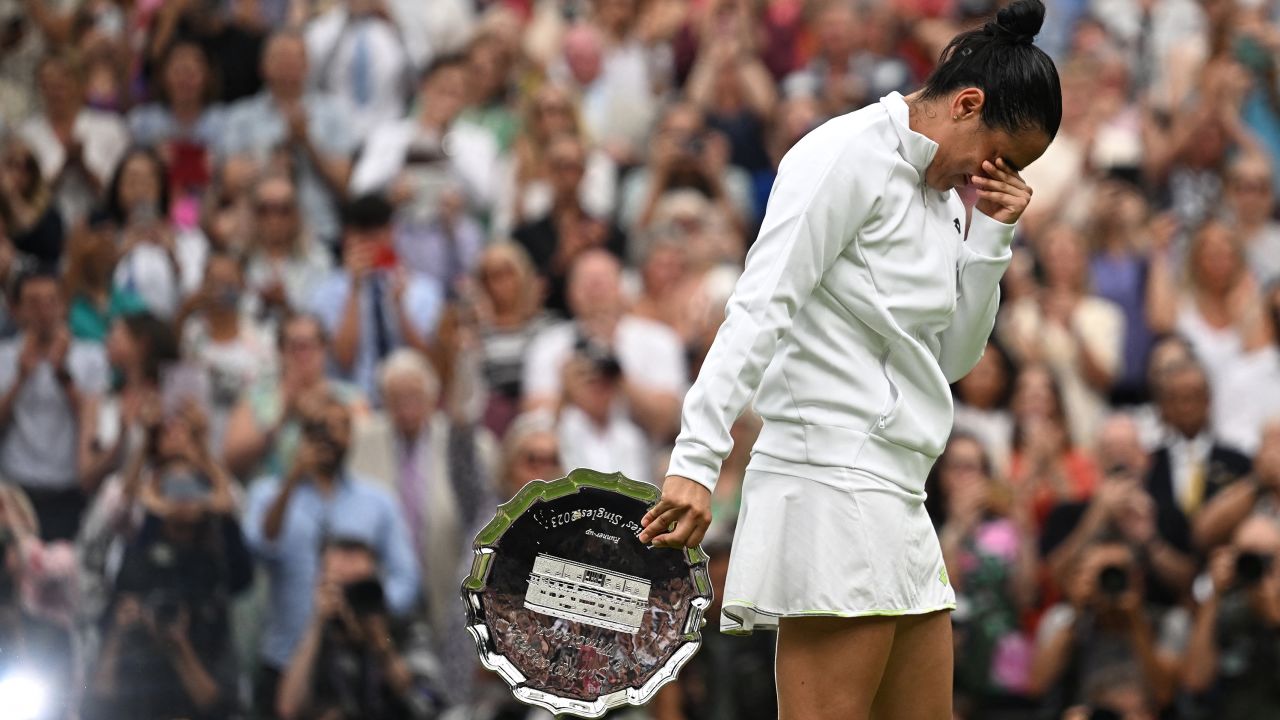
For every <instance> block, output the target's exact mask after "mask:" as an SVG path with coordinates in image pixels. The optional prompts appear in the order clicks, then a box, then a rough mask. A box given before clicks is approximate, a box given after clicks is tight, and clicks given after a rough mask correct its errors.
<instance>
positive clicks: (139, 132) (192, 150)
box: [129, 40, 226, 187]
mask: <svg viewBox="0 0 1280 720" xmlns="http://www.w3.org/2000/svg"><path fill="white" fill-rule="evenodd" d="M158 76H159V77H158V86H157V87H156V90H157V93H156V95H157V99H156V101H155V102H151V103H148V104H146V105H139V106H137V107H135V108H134V109H133V111H132V112H130V113H129V130H130V132H131V133H132V134H133V141H134V142H136V143H138V144H139V145H143V146H145V147H150V148H155V149H157V150H160V151H161V153H162V154H164V155H167V156H168V160H169V165H170V166H171V167H172V168H173V174H172V176H171V178H172V179H173V180H175V181H178V182H175V183H174V184H175V185H186V186H190V187H203V186H204V184H205V183H206V182H208V176H209V167H208V157H207V155H206V153H207V151H210V150H213V149H214V148H216V147H217V144H218V143H219V142H220V141H221V139H222V135H223V131H224V125H223V124H224V122H225V120H226V114H225V112H224V110H223V108H222V107H220V106H218V105H214V104H213V98H214V92H213V75H212V71H211V70H210V68H209V58H208V56H207V55H206V54H205V51H204V48H202V47H200V45H198V44H197V43H195V42H192V41H190V40H183V41H179V42H176V43H174V44H173V45H171V46H170V47H169V48H168V49H167V50H166V51H165V54H164V57H163V58H162V59H161V61H160V65H159V73H158Z"/></svg>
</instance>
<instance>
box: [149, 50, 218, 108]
mask: <svg viewBox="0 0 1280 720" xmlns="http://www.w3.org/2000/svg"><path fill="white" fill-rule="evenodd" d="M180 52H195V53H196V55H197V56H198V57H199V58H200V61H201V62H203V63H204V89H203V91H202V92H201V93H200V95H201V97H202V98H203V99H204V103H205V105H212V104H213V103H215V102H217V100H218V95H219V88H218V78H217V76H216V75H215V73H216V72H217V68H215V67H214V66H213V63H212V62H210V61H209V53H207V52H205V49H204V46H203V45H201V44H200V43H199V42H198V41H196V40H195V39H193V38H180V39H178V40H176V41H174V42H173V43H171V44H170V45H169V47H168V48H166V49H165V51H164V55H162V56H161V57H160V62H158V63H156V70H155V77H154V78H152V79H151V85H152V88H153V90H152V96H153V98H154V99H155V100H158V101H159V102H160V103H162V104H163V105H165V106H166V107H167V106H168V105H169V104H170V102H171V99H170V98H169V93H168V92H167V91H166V90H165V87H164V74H165V72H166V71H167V70H168V69H169V63H171V62H173V59H174V57H176V56H177V55H178V53H180Z"/></svg>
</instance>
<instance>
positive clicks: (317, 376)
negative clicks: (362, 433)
mask: <svg viewBox="0 0 1280 720" xmlns="http://www.w3.org/2000/svg"><path fill="white" fill-rule="evenodd" d="M327 348H328V337H327V336H326V335H325V331H324V325H323V323H321V322H320V319H319V318H317V317H315V316H314V315H306V314H293V315H287V316H285V318H284V319H283V320H281V321H280V324H279V325H278V326H277V328H276V353H277V355H278V356H279V358H280V373H279V376H278V377H264V378H262V380H261V381H260V382H258V383H255V384H254V385H253V387H251V388H249V390H248V392H246V393H245V394H244V397H242V398H241V399H240V402H239V404H238V405H236V408H235V409H234V410H233V411H232V412H231V416H230V418H229V419H228V420H227V431H226V434H225V436H224V438H223V444H222V452H223V457H224V458H225V461H226V463H227V467H229V468H231V471H232V472H233V473H235V475H236V476H237V477H239V478H241V479H243V480H244V481H245V482H246V483H247V482H251V481H253V480H256V479H258V478H260V477H266V476H275V477H280V476H283V475H284V474H285V473H286V472H288V470H289V468H290V467H291V466H292V465H293V456H294V454H295V453H296V452H297V450H298V443H299V441H300V439H301V438H302V424H301V422H300V419H299V418H300V412H301V411H300V409H299V405H300V403H301V400H302V398H303V397H306V396H307V395H309V394H311V393H314V392H325V393H328V394H330V395H332V396H334V397H335V398H337V399H338V400H340V401H341V402H343V403H345V404H347V405H348V406H350V407H351V409H352V412H353V413H354V414H356V415H360V414H362V413H363V412H364V411H365V410H366V403H365V400H364V396H363V395H362V394H361V393H360V391H359V390H358V389H357V388H356V387H355V386H353V385H351V384H350V383H345V382H343V381H341V380H336V379H333V378H329V377H326V375H325V362H326V353H327Z"/></svg>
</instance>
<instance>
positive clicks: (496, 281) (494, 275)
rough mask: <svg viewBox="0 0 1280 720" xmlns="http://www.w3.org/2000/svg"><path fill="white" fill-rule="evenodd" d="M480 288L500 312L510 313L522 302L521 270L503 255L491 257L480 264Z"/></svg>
mask: <svg viewBox="0 0 1280 720" xmlns="http://www.w3.org/2000/svg"><path fill="white" fill-rule="evenodd" d="M478 272H479V273H480V286H481V287H482V288H484V292H485V294H486V295H488V296H489V302H490V303H491V304H492V305H493V308H494V310H497V311H498V312H509V311H511V310H512V309H514V308H515V306H516V305H518V304H519V303H520V302H521V300H522V297H521V295H522V293H521V285H522V283H521V278H520V269H519V268H518V267H517V266H516V262H515V261H514V260H512V259H511V258H509V257H505V256H503V255H490V256H489V257H487V258H485V260H484V261H483V262H482V263H480V268H479V271H478Z"/></svg>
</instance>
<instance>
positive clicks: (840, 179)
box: [668, 124, 891, 489]
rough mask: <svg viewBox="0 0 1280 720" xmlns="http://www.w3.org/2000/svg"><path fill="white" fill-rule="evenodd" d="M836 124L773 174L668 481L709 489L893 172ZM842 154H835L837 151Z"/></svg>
mask: <svg viewBox="0 0 1280 720" xmlns="http://www.w3.org/2000/svg"><path fill="white" fill-rule="evenodd" d="M847 132H848V128H847V127H845V126H842V125H840V124H831V125H829V126H824V128H823V129H820V130H819V131H815V132H812V133H810V134H809V135H807V136H805V138H804V139H802V140H801V141H800V142H799V143H798V144H797V145H796V146H795V147H794V148H793V149H792V150H791V152H790V153H788V155H787V156H786V157H785V158H783V161H782V165H781V166H780V167H779V169H778V179H777V181H776V182H775V184H774V186H773V195H772V197H771V198H770V201H769V205H768V208H767V209H766V211H765V217H764V222H763V224H762V225H761V229H760V234H759V237H758V238H757V240H756V242H755V244H754V245H753V246H752V247H751V250H750V252H749V253H748V254H747V260H746V268H745V269H744V271H743V273H742V276H741V277H740V278H739V280H738V283H737V286H736V287H735V288H734V291H733V295H732V297H731V298H730V299H729V302H728V306H727V309H726V313H725V320H724V323H723V324H722V325H721V326H720V330H719V332H718V333H717V334H716V339H715V341H714V342H713V343H712V344H711V350H710V351H709V352H708V354H707V358H706V360H705V362H704V363H703V365H702V369H701V371H700V372H699V374H698V378H697V380H696V381H695V382H694V384H693V387H692V388H690V390H689V392H688V394H687V395H686V397H685V401H684V413H683V426H682V431H681V433H680V435H679V437H678V438H677V440H676V444H675V449H674V451H673V452H672V454H671V464H670V468H669V470H668V474H670V475H676V476H680V477H685V478H688V479H690V480H693V481H695V482H697V483H699V484H701V485H703V486H704V487H706V488H708V489H712V488H714V486H715V482H716V479H717V478H718V477H719V474H720V464H721V463H722V462H723V461H724V458H725V456H727V455H728V454H729V451H730V449H732V446H733V441H732V439H731V437H730V428H731V427H732V426H733V423H734V421H735V420H736V419H737V417H738V415H739V414H741V412H742V409H743V408H744V407H745V406H746V403H747V400H748V399H749V398H750V397H751V395H752V394H753V393H754V392H755V390H756V388H757V387H758V385H759V383H760V377H761V375H762V374H763V372H764V368H765V367H766V366H767V365H768V363H769V362H770V360H772V359H773V354H774V352H775V350H776V348H777V345H778V342H779V341H780V340H781V338H782V336H783V335H785V334H786V333H787V332H788V331H790V329H791V323H792V321H793V319H794V318H795V315H796V313H797V312H798V311H799V309H800V306H801V305H803V304H804V302H805V301H806V300H807V299H808V298H809V295H810V294H811V293H812V292H813V289H814V288H815V287H817V285H818V283H819V281H820V280H821V279H822V276H823V274H825V273H826V271H827V270H828V269H829V268H831V266H832V265H833V264H834V263H835V261H836V258H838V257H839V255H840V253H841V252H843V251H844V249H845V247H847V245H848V244H849V243H850V242H854V239H855V237H856V235H857V233H858V231H859V229H860V228H861V227H862V225H863V223H864V222H865V221H866V220H867V218H868V217H870V216H871V215H872V213H873V210H874V207H875V205H876V203H877V202H878V200H879V197H880V195H881V193H882V191H883V188H884V185H885V183H886V181H887V179H888V173H889V168H890V167H891V165H890V164H889V162H888V161H887V160H885V159H882V158H881V157H880V155H879V153H878V152H875V151H867V150H866V149H865V148H866V144H865V143H861V142H855V141H852V140H850V139H849V138H847V137H840V136H839V133H847ZM833 145H834V146H835V147H842V148H843V150H841V151H833Z"/></svg>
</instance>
